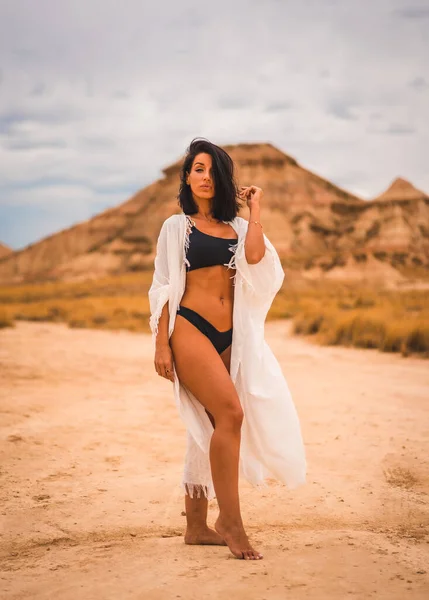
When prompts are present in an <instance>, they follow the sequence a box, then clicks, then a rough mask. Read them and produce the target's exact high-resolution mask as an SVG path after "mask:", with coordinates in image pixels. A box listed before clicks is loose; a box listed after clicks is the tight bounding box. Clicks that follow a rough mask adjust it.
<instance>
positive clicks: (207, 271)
mask: <svg viewBox="0 0 429 600" xmlns="http://www.w3.org/2000/svg"><path fill="white" fill-rule="evenodd" d="M234 274H235V270H233V269H228V268H227V267H224V266H223V265H214V266H212V267H202V268H201V269H195V270H194V271H189V272H188V273H187V274H186V287H185V292H184V294H183V296H182V299H181V300H180V304H181V306H186V307H187V308H191V309H192V310H195V312H197V313H198V314H200V315H201V316H202V317H204V318H205V319H207V321H209V322H210V323H211V324H212V325H213V326H214V327H216V329H218V330H219V331H227V330H228V329H230V328H231V327H232V310H233V306H234V285H233V281H234V279H233V276H234Z"/></svg>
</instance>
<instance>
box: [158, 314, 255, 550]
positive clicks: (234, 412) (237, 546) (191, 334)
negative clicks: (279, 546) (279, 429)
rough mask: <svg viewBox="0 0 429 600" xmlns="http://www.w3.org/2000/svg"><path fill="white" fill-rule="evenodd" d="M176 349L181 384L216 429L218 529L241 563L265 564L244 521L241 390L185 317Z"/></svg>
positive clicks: (214, 472)
mask: <svg viewBox="0 0 429 600" xmlns="http://www.w3.org/2000/svg"><path fill="white" fill-rule="evenodd" d="M170 346H171V349H172V351H173V358H174V365H175V369H176V373H177V376H178V378H179V380H180V381H181V383H182V384H183V385H184V386H185V387H187V388H188V389H189V390H190V392H192V394H193V395H194V396H195V397H196V398H197V399H198V400H199V402H201V404H202V405H203V406H204V408H205V409H206V410H207V411H208V412H209V413H210V414H211V415H212V416H213V418H214V421H215V424H216V427H215V430H214V432H213V435H212V438H211V442H210V465H211V472H212V478H213V484H214V488H215V491H216V498H217V501H218V504H219V518H218V520H217V522H216V529H217V531H218V533H219V534H220V535H221V536H222V537H223V539H224V540H225V541H226V543H227V544H228V546H229V548H230V550H231V552H232V553H233V554H234V555H235V556H237V557H238V558H246V559H257V558H262V556H261V555H260V554H259V553H258V552H257V551H255V550H254V549H253V548H252V547H251V546H250V544H249V540H248V538H247V536H246V533H245V531H244V527H243V522H242V519H241V512H240V501H239V495H238V474H239V468H238V463H239V455H240V438H241V424H242V421H243V411H242V408H241V404H240V400H239V398H238V395H237V391H236V389H235V386H234V384H233V382H232V380H231V377H230V375H229V373H228V370H227V369H226V368H225V364H224V362H223V360H222V358H221V357H220V356H219V354H218V353H217V352H216V350H215V348H214V347H213V344H212V343H211V342H210V340H208V338H207V337H206V336H205V335H204V334H203V333H201V331H199V330H198V329H197V328H196V327H195V326H194V325H193V324H191V323H189V321H187V320H186V319H184V318H183V317H180V315H177V317H176V322H175V328H174V331H173V334H172V335H171V338H170Z"/></svg>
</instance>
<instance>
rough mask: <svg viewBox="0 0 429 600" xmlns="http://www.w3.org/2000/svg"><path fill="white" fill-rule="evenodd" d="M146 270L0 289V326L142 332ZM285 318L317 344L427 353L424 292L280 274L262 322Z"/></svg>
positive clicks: (428, 304) (428, 306)
mask: <svg viewBox="0 0 429 600" xmlns="http://www.w3.org/2000/svg"><path fill="white" fill-rule="evenodd" d="M151 280H152V272H151V271H144V272H139V273H129V274H125V275H120V276H115V277H106V278H104V279H98V280H94V281H79V282H68V283H65V282H49V283H39V284H35V283H34V284H24V285H16V286H3V287H1V288H0V327H7V326H11V325H13V323H14V321H16V320H27V321H50V322H63V323H67V324H68V325H69V326H70V327H85V328H97V329H128V330H130V331H143V332H148V331H149V301H148V296H147V292H148V289H149V286H150V283H151ZM279 318H280V319H285V318H286V319H292V320H293V330H294V332H295V333H296V334H298V335H306V336H310V337H311V338H312V339H314V340H315V341H317V342H318V343H322V344H330V345H343V346H356V347H360V348H378V349H379V350H381V351H384V352H401V353H402V354H403V355H404V356H406V355H409V354H419V355H421V356H426V357H428V356H429V295H428V293H427V290H417V289H416V290H406V291H399V290H387V289H383V288H379V289H378V288H375V287H371V288H369V287H368V288H365V287H362V286H357V285H352V284H348V285H346V284H340V283H335V284H334V283H330V284H328V283H321V282H305V283H304V282H302V281H301V282H299V283H296V282H295V283H293V282H290V281H289V280H288V278H287V277H286V279H285V284H284V286H283V288H282V289H281V290H280V292H279V294H277V296H276V298H275V300H274V302H273V305H272V307H271V310H270V312H269V314H268V319H279Z"/></svg>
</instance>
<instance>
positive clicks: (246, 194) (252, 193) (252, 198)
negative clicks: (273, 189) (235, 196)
mask: <svg viewBox="0 0 429 600" xmlns="http://www.w3.org/2000/svg"><path fill="white" fill-rule="evenodd" d="M263 195H264V192H263V191H262V189H261V188H260V187H257V186H256V185H249V186H241V189H240V197H241V198H245V200H246V204H247V206H248V208H251V206H252V205H254V204H258V203H259V202H260V201H261V200H262V197H263Z"/></svg>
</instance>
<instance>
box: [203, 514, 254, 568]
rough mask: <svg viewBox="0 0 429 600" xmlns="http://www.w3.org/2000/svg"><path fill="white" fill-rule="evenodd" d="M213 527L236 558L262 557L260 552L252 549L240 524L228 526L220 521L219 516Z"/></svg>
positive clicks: (251, 558) (252, 558)
mask: <svg viewBox="0 0 429 600" xmlns="http://www.w3.org/2000/svg"><path fill="white" fill-rule="evenodd" d="M215 529H216V531H217V532H218V534H219V535H220V536H221V537H222V538H223V539H224V540H225V542H226V544H227V546H228V548H229V549H230V550H231V552H232V553H233V555H234V556H235V557H236V558H242V559H244V560H260V559H261V558H263V556H262V554H260V553H259V552H257V551H256V550H254V549H253V548H252V546H251V545H250V543H249V538H248V537H247V535H246V532H245V531H244V528H243V526H242V525H233V526H230V527H228V526H226V525H224V524H223V523H222V520H221V518H220V517H219V518H218V520H217V521H216V523H215Z"/></svg>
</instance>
